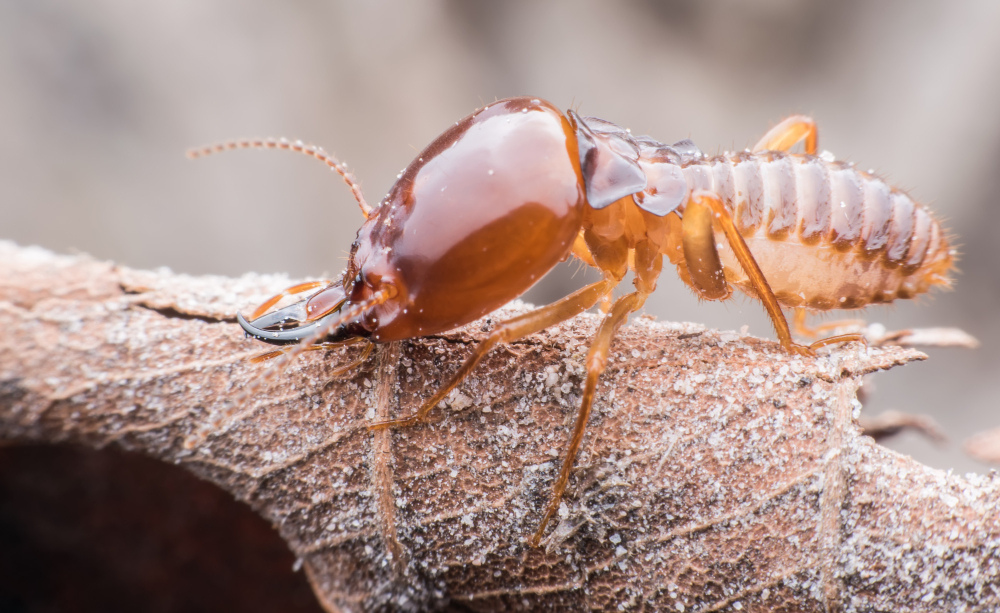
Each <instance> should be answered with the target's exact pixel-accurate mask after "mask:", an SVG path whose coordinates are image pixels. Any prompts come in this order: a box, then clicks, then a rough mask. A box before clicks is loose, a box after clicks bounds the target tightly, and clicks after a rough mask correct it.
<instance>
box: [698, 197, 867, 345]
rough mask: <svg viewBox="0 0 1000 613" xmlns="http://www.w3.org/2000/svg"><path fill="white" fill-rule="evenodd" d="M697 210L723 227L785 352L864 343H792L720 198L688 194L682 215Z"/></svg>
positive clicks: (844, 338) (848, 337) (843, 338)
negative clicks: (705, 210)
mask: <svg viewBox="0 0 1000 613" xmlns="http://www.w3.org/2000/svg"><path fill="white" fill-rule="evenodd" d="M699 207H709V208H710V209H711V211H712V213H713V217H714V219H715V222H716V223H718V225H719V227H721V228H722V232H723V233H724V234H725V235H726V241H727V242H728V243H729V246H730V247H731V248H732V250H733V253H734V254H735V255H736V259H737V260H739V262H740V266H742V267H743V271H744V272H745V273H746V275H747V277H749V279H750V283H751V285H753V288H754V291H755V292H756V293H757V298H758V299H759V300H760V301H761V302H762V303H764V309H765V310H766V311H767V314H768V316H769V317H770V318H771V323H772V324H773V325H774V330H775V332H776V333H777V335H778V341H779V342H780V343H781V346H782V347H784V348H785V351H788V352H791V353H798V354H801V355H808V356H811V355H815V354H816V349H819V348H820V347H824V346H826V345H830V344H833V343H844V342H848V341H864V336H863V335H861V334H842V335H840V336H834V337H831V338H826V339H822V340H819V341H816V342H815V343H813V344H811V345H809V346H808V347H807V346H805V345H800V344H798V343H796V342H795V341H793V340H792V333H791V330H789V328H788V321H787V320H786V319H785V314H784V313H783V312H782V311H781V305H779V304H778V299H777V298H775V297H774V292H773V291H772V290H771V286H770V285H769V284H768V282H767V278H765V277H764V273H763V272H762V271H761V269H760V266H758V265H757V260H755V259H754V257H753V254H752V253H751V252H750V248H749V247H747V243H746V241H744V240H743V236H742V235H741V234H740V231H739V230H738V229H737V228H736V223H735V222H733V218H732V216H730V215H729V211H728V210H727V209H726V205H725V204H723V202H722V199H720V198H719V196H718V195H716V194H714V193H713V192H709V191H705V190H697V191H695V192H694V193H692V194H691V200H690V202H688V204H687V207H686V208H685V210H684V215H685V216H687V215H688V214H689V213H688V211H691V210H697V209H698V208H699ZM686 231H687V228H685V234H686ZM709 235H711V233H709ZM712 241H713V242H712V244H711V245H705V246H703V249H705V250H708V249H714V248H715V247H714V238H712ZM685 248H686V247H685Z"/></svg>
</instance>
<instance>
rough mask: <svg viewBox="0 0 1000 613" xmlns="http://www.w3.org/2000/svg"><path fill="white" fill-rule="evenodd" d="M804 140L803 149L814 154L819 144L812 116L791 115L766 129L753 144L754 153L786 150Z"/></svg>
mask: <svg viewBox="0 0 1000 613" xmlns="http://www.w3.org/2000/svg"><path fill="white" fill-rule="evenodd" d="M802 141H805V144H804V150H805V152H806V153H808V154H809V155H816V148H817V146H818V144H819V133H818V130H817V128H816V122H815V120H813V118H812V117H806V116H805V115H792V116H791V117H789V118H788V119H786V120H784V121H782V122H781V123H779V124H778V125H776V126H774V127H773V128H771V129H770V130H768V131H767V134H765V135H764V136H762V137H761V139H760V140H759V141H757V144H756V145H754V147H753V151H754V153H756V152H758V151H788V150H790V149H791V148H792V147H794V146H795V145H797V144H798V143H800V142H802Z"/></svg>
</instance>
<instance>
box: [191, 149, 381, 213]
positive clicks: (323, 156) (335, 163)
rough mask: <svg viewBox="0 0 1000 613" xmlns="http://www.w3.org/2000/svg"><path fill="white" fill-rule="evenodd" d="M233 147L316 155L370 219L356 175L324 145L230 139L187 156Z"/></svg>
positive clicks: (367, 206)
mask: <svg viewBox="0 0 1000 613" xmlns="http://www.w3.org/2000/svg"><path fill="white" fill-rule="evenodd" d="M233 149H284V150H285V151H296V152H298V153H304V154H306V155H308V156H311V157H314V158H316V159H317V160H319V161H321V162H323V163H325V164H326V165H327V166H329V167H330V168H331V169H333V170H334V171H336V172H337V173H338V174H339V175H340V176H341V177H342V178H343V179H344V182H345V183H347V186H348V187H350V188H351V193H353V194H354V199H355V200H357V201H358V205H359V206H360V207H361V214H362V215H364V216H365V219H368V215H369V214H371V211H372V207H371V206H369V204H368V203H367V202H366V201H365V196H364V194H363V193H362V192H361V186H360V185H358V181H357V179H355V178H354V175H353V174H351V173H350V171H348V170H347V164H344V163H342V162H341V161H340V160H338V159H337V158H335V157H333V156H332V155H330V154H329V153H327V152H326V151H323V148H322V147H317V146H316V145H307V144H305V143H303V142H302V141H300V140H297V141H294V142H292V141H289V140H288V139H286V138H278V139H274V138H255V139H241V140H229V141H225V142H221V143H216V144H214V145H206V146H204V147H196V148H194V149H188V151H187V156H188V158H190V159H192V160H194V159H197V158H203V157H205V156H208V155H212V154H213V153H222V152H223V151H232V150H233Z"/></svg>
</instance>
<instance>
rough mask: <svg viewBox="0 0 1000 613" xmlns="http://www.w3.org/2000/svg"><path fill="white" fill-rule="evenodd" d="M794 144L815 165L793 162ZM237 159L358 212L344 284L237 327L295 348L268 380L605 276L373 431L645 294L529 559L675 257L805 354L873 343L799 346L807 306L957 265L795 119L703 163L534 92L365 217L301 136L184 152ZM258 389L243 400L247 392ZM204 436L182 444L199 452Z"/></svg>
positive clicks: (570, 453)
mask: <svg viewBox="0 0 1000 613" xmlns="http://www.w3.org/2000/svg"><path fill="white" fill-rule="evenodd" d="M799 143H801V144H802V145H803V149H804V153H802V154H792V153H790V150H791V149H792V148H793V147H794V146H795V145H797V144H799ZM237 148H281V149H289V150H294V151H298V152H302V153H306V154H308V155H311V156H313V157H316V158H318V159H320V160H322V161H324V162H326V163H327V164H328V165H329V166H330V167H331V168H332V169H333V170H335V171H337V172H338V173H339V174H340V175H341V176H342V177H343V178H344V180H345V181H346V182H347V184H348V185H349V186H350V188H351V190H352V192H353V193H354V196H355V198H356V199H357V201H358V204H359V205H360V206H361V211H362V213H363V214H364V216H365V218H366V221H365V223H364V224H363V225H362V226H361V229H360V230H359V231H358V234H357V239H356V240H355V241H354V243H353V244H352V245H351V251H350V258H349V263H348V266H347V269H346V270H345V271H344V273H343V275H342V276H341V277H340V278H338V279H336V280H334V281H332V282H329V281H319V282H310V283H303V284H299V285H296V286H294V287H290V288H288V289H287V290H285V291H284V292H282V293H281V294H279V295H277V296H275V297H273V298H271V299H270V300H268V301H266V302H265V303H264V304H262V305H261V306H260V307H258V308H257V309H256V311H254V313H253V314H252V315H251V317H250V321H247V320H246V319H245V318H243V316H242V315H239V317H238V320H239V323H240V325H241V326H242V327H243V329H244V330H245V331H246V333H247V334H248V335H252V336H253V337H254V338H257V339H259V340H261V341H264V342H266V343H270V344H272V345H290V347H286V348H285V349H283V350H279V351H273V352H270V353H267V354H264V355H263V356H258V359H257V360H256V361H262V360H263V359H268V358H272V357H278V356H281V359H280V360H278V362H277V363H276V364H275V366H274V367H273V368H272V369H271V371H270V372H271V373H274V372H279V371H280V370H281V369H282V368H283V366H284V365H285V364H287V363H288V362H289V361H290V360H291V359H293V358H294V357H295V356H297V355H298V354H300V353H301V352H303V351H306V350H309V349H315V348H328V347H334V346H339V345H343V344H345V343H355V342H364V343H367V347H366V348H365V350H364V351H363V352H362V355H361V357H360V358H359V359H357V360H355V361H354V362H353V363H351V364H348V365H346V366H344V367H343V368H340V369H338V373H339V372H345V371H346V370H348V369H349V368H352V367H354V366H356V365H358V364H360V363H361V362H362V361H363V360H364V359H365V358H366V357H367V355H368V354H369V353H370V351H371V348H372V347H373V346H374V343H387V342H391V341H397V340H402V339H408V338H414V337H420V336H425V335H431V334H436V333H440V332H445V331H447V330H450V329H452V328H456V327H459V326H462V325H464V324H467V323H469V322H472V321H474V320H476V319H478V318H480V317H482V316H484V315H486V314H487V313H490V312H491V311H493V310H495V309H497V308H499V307H500V306H502V305H504V304H506V303H507V302H510V301H511V300H513V299H515V298H517V297H518V296H520V295H521V294H523V293H524V292H525V291H526V290H527V289H528V288H530V287H531V286H532V285H534V284H535V282H537V281H538V280H539V279H541V278H542V277H543V276H544V275H545V273H547V272H548V271H549V270H551V269H552V268H553V267H554V266H555V265H556V264H557V263H558V262H560V261H562V260H565V259H566V258H567V257H568V256H570V255H573V256H576V257H577V258H579V259H580V260H582V261H583V262H585V263H586V264H588V265H590V266H594V267H596V268H597V269H599V270H600V271H601V273H602V274H603V279H601V280H600V281H598V282H596V283H592V284H590V285H588V286H586V287H584V288H582V289H580V290H578V291H576V292H573V293H572V294H570V295H568V296H566V297H564V298H562V299H560V300H557V301H556V302H554V303H552V304H549V305H546V306H543V307H541V308H538V309H536V310H534V311H531V312H529V313H526V314H523V315H520V316H518V317H514V318H513V319H510V320H507V321H504V322H501V323H499V324H497V325H496V326H495V327H494V329H493V330H492V331H491V332H490V334H489V336H487V338H486V339H485V340H483V341H482V342H481V343H479V345H478V346H477V347H476V349H475V350H474V351H473V353H472V355H471V356H470V357H469V358H468V359H467V360H466V361H465V363H464V364H462V366H461V367H460V368H459V369H458V370H457V371H456V372H455V374H454V375H453V376H452V377H451V379H450V380H449V381H448V382H447V383H445V384H444V385H443V386H442V387H441V389H439V390H438V391H437V393H435V394H434V395H433V396H432V397H431V398H429V399H428V400H427V401H426V402H424V403H423V405H422V406H421V408H420V409H419V410H418V411H417V412H416V413H415V414H413V415H410V416H408V417H403V418H399V419H394V420H390V421H383V422H378V423H373V424H371V425H370V426H369V428H371V429H373V430H374V429H382V428H401V427H406V426H412V425H414V424H417V423H419V422H421V421H423V420H424V419H425V418H426V417H427V415H428V413H430V411H431V410H432V409H433V408H434V407H435V406H437V405H438V403H439V402H440V401H441V400H442V399H444V398H445V396H446V395H447V394H448V393H449V392H450V391H451V390H452V389H454V388H455V387H456V386H457V385H459V384H460V383H461V382H462V380H463V379H465V378H466V377H467V376H468V375H469V373H470V371H472V369H473V368H475V366H476V364H478V363H479V361H480V360H482V359H483V357H484V356H486V355H487V354H488V353H489V352H490V350H491V349H493V347H495V346H496V345H497V344H499V343H509V342H512V341H514V340H516V339H519V338H522V337H524V336H527V335H530V334H532V333H535V332H538V331H540V330H543V329H544V328H547V327H549V326H552V325H555V324H557V323H559V322H562V321H565V320H567V319H569V318H571V317H574V316H575V315H577V314H579V313H582V312H583V311H586V310H587V309H589V308H591V307H593V306H594V305H596V304H597V303H598V302H599V301H601V300H602V299H604V298H605V297H607V296H609V295H611V293H612V291H613V290H614V289H615V287H616V286H617V285H618V284H619V283H620V282H621V281H622V279H623V278H624V277H625V275H626V273H627V272H628V271H629V270H631V271H632V272H633V273H634V280H633V284H634V286H635V291H633V292H631V293H628V294H626V295H623V296H621V297H619V298H617V299H616V300H614V302H613V303H612V304H611V307H610V309H608V310H607V313H606V315H605V316H604V318H603V320H602V322H601V323H600V325H599V327H598V329H597V333H596V334H595V335H594V340H593V342H592V344H591V346H590V349H589V352H588V354H587V359H586V380H585V381H584V385H583V394H582V401H581V403H580V408H579V410H578V413H577V418H576V422H575V426H574V428H573V432H572V435H571V437H570V439H569V443H568V444H567V446H566V450H565V453H564V455H563V463H562V467H561V470H560V473H559V476H558V478H557V480H556V483H555V485H554V487H553V492H552V497H551V499H550V500H549V504H548V506H547V508H546V510H545V513H544V515H543V517H542V519H541V522H540V525H539V527H538V530H537V531H536V533H535V534H534V536H533V537H532V539H531V541H530V542H531V544H532V545H534V546H537V545H538V544H539V542H540V541H541V538H542V535H543V533H544V530H545V527H546V524H547V523H548V521H549V520H550V519H551V518H552V516H553V514H554V513H555V512H556V510H557V509H558V508H559V502H560V500H561V498H562V496H563V493H564V492H565V489H566V485H567V483H568V480H569V476H570V472H571V470H572V468H573V465H574V461H575V459H576V456H577V453H578V451H579V449H580V445H581V443H582V441H583V435H584V430H585V427H586V424H587V421H588V418H589V416H590V411H591V408H592V406H593V402H594V394H595V391H596V388H597V382H598V379H599V377H600V376H601V373H602V372H603V371H604V369H605V366H606V364H607V361H608V353H609V349H610V346H611V341H612V338H613V337H614V334H615V331H616V330H617V329H618V328H619V327H620V326H621V325H622V324H623V323H624V322H625V321H626V319H627V317H628V315H629V314H630V313H633V312H635V311H636V310H638V309H639V308H641V307H642V305H643V303H644V302H645V300H646V297H647V296H649V294H650V293H652V292H653V291H654V290H655V289H656V281H657V277H658V276H659V274H660V272H661V269H662V266H663V256H664V255H665V256H667V259H668V260H669V261H670V263H671V264H673V265H674V266H676V268H677V273H678V274H679V275H680V277H681V279H682V280H683V281H684V282H685V283H686V284H687V285H688V286H689V287H691V288H692V289H693V290H694V292H695V293H696V294H697V295H698V296H699V297H700V298H703V299H706V300H725V299H727V298H729V297H730V296H731V295H732V292H733V288H734V287H736V288H738V289H739V290H741V291H743V292H744V293H746V294H748V295H750V296H751V297H753V298H757V299H758V300H760V301H761V302H762V303H763V305H764V308H765V309H766V310H767V313H768V315H769V316H770V318H771V321H772V322H773V324H774V328H775V330H776V332H777V336H778V340H779V342H780V343H781V346H782V347H783V348H784V349H785V350H786V351H788V352H792V353H797V354H802V355H807V356H809V355H814V354H815V350H816V349H817V348H819V347H822V346H824V345H828V344H831V343H839V342H846V341H858V340H863V337H862V336H861V335H860V334H846V335H840V336H835V337H831V338H826V339H822V340H819V341H816V342H814V343H812V344H811V345H800V344H798V343H796V342H794V341H793V339H792V334H791V332H790V330H789V326H788V323H787V321H786V320H785V316H784V314H783V313H782V310H781V309H782V307H788V308H793V309H796V324H797V325H798V324H800V323H802V321H803V320H802V317H803V316H804V314H805V310H806V309H808V310H814V311H827V310H831V309H857V308H861V307H864V306H867V305H870V304H879V303H886V302H892V301H893V300H896V299H897V298H910V297H913V296H915V295H917V294H920V293H922V292H926V291H928V290H929V289H930V288H931V287H932V286H935V285H941V286H945V287H948V286H949V285H950V279H949V276H948V274H949V271H950V270H951V268H952V266H953V261H954V258H955V254H954V251H953V250H952V249H951V247H950V246H949V244H948V240H947V238H946V236H945V232H944V231H943V229H942V228H941V226H940V225H939V223H938V222H937V221H936V220H935V219H934V217H933V216H932V215H931V213H930V212H929V211H928V210H927V209H926V208H924V207H923V206H921V205H919V204H916V203H914V201H913V200H912V199H910V197H909V196H908V195H907V194H905V193H904V192H902V191H900V190H897V189H895V188H893V187H890V186H889V185H887V184H886V183H885V182H884V181H882V180H881V179H880V178H878V177H876V176H874V175H873V174H872V173H867V172H862V171H859V170H857V169H856V168H855V167H854V165H853V164H850V163H846V162H841V161H836V160H834V159H833V157H832V156H831V155H829V154H825V153H824V154H822V155H817V129H816V124H815V123H814V122H813V121H812V120H811V119H810V118H808V117H804V116H793V117H789V118H788V119H786V120H785V121H783V122H781V123H779V124H778V125H776V126H774V127H773V128H772V129H771V130H770V131H768V132H767V134H765V135H764V137H763V138H761V140H760V141H759V142H758V143H757V145H756V146H755V147H754V148H753V150H746V151H743V152H739V153H728V152H727V153H725V154H723V155H718V156H714V157H710V156H706V155H705V154H704V153H702V152H701V151H700V150H699V149H698V148H697V147H696V146H695V145H694V144H693V143H692V142H691V141H689V140H684V141H680V142H678V143H674V144H673V145H669V146H668V145H665V144H663V143H660V142H658V141H656V140H654V139H652V138H650V137H648V136H639V137H634V136H632V135H631V134H630V133H629V131H627V130H625V129H622V128H620V127H619V126H617V125H615V124H613V123H610V122H608V121H604V120H602V119H597V118H595V117H580V116H579V115H577V114H576V113H575V112H573V111H568V112H566V113H565V114H563V113H561V112H560V111H559V109H557V108H556V107H555V106H553V105H552V104H550V103H548V102H546V101H544V100H541V99H538V98H530V97H518V98H508V99H505V100H500V101H498V102H494V103H493V104H489V105H486V106H485V107H484V108H481V109H479V110H477V111H476V112H474V113H472V114H471V115H469V116H468V117H466V118H465V119H462V120H461V121H459V122H457V123H455V125H454V126H452V127H450V128H449V129H448V130H447V131H445V132H444V134H442V135H441V136H439V137H438V138H437V139H436V140H434V142H432V143H431V144H430V145H428V146H427V148H426V149H424V150H423V152H421V153H420V155H419V156H418V157H417V159H415V160H414V161H413V162H411V163H410V165H409V166H408V167H407V168H406V170H404V171H403V173H402V174H401V175H400V176H399V179H398V181H396V183H395V185H393V187H392V189H391V190H390V192H389V194H388V195H387V196H386V198H385V200H383V201H382V202H381V203H380V204H379V205H378V206H377V207H371V206H369V205H368V204H367V203H366V201H365V199H364V196H363V194H362V192H361V189H360V187H359V186H358V184H357V182H356V181H355V180H354V177H353V176H352V175H351V174H350V173H349V172H348V171H347V170H346V168H345V167H344V165H343V164H341V163H340V162H338V161H337V160H336V159H334V158H333V157H332V156H330V155H328V154H327V153H325V152H324V151H323V150H322V149H319V148H316V147H311V146H307V145H304V144H302V143H301V142H295V143H291V142H288V141H286V140H280V141H274V140H246V141H232V142H228V143H223V144H220V145H214V146H211V147H204V148H201V149H197V150H193V151H191V152H189V156H190V157H199V156H203V155H207V154H211V153H215V152H218V151H223V150H226V149H237ZM312 290H318V291H315V292H314V293H313V294H312V295H310V296H309V297H308V298H307V299H305V300H302V301H300V302H297V303H295V304H292V305H291V306H288V307H285V308H282V309H279V310H277V311H274V312H270V313H268V312H267V311H268V310H269V309H271V307H273V306H274V305H275V304H277V303H278V302H279V301H280V300H281V299H282V298H284V297H286V296H291V295H295V294H301V293H305V292H309V291H312ZM800 329H801V328H800ZM265 378H266V376H265V377H259V378H258V379H257V380H256V381H255V383H254V384H252V385H251V387H253V388H254V389H256V385H259V382H260V381H262V380H264V379H265ZM252 393H253V390H252V389H245V390H244V392H243V394H242V396H241V398H243V399H244V400H245V399H247V398H249V397H250V395H251V394H252ZM236 404H237V405H238V404H240V403H239V402H237V403H236ZM224 417H225V416H223V418H224ZM218 423H219V420H218V419H217V420H216V421H214V422H212V423H210V424H208V425H206V428H211V427H214V426H217V425H218ZM205 436H207V431H203V432H200V433H199V434H198V435H197V436H194V437H192V438H190V439H188V441H187V443H186V444H187V446H188V447H194V446H196V445H197V444H198V443H199V442H200V441H201V440H204V437H205Z"/></svg>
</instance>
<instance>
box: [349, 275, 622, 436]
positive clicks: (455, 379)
mask: <svg viewBox="0 0 1000 613" xmlns="http://www.w3.org/2000/svg"><path fill="white" fill-rule="evenodd" d="M617 284H618V281H617V280H615V279H611V278H609V279H604V280H602V281H598V282H597V283H592V284H591V285H588V286H586V287H584V288H582V289H579V290H577V291H575V292H573V293H572V294H570V295H569V296H566V297H565V298H561V299H560V300H557V301H555V302H553V303H552V304H550V305H547V306H544V307H542V308H540V309H537V310H534V311H532V312H530V313H525V314H524V315H519V316H518V317H514V318H512V319H509V320H507V321H504V322H501V323H499V324H497V326H496V327H495V328H494V329H493V331H492V332H490V335H489V336H487V337H486V339H485V340H483V342H481V343H479V345H478V346H477V347H476V348H475V350H473V352H472V355H471V356H469V358H468V359H467V360H466V361H465V363H464V364H462V366H461V367H459V369H458V371H457V372H456V373H455V374H454V375H452V377H451V379H449V380H448V382H447V383H445V384H444V385H443V386H442V387H441V389H439V390H438V391H437V393H436V394H434V396H432V397H431V399H430V400H428V401H427V402H425V403H424V404H423V405H422V406H421V407H420V409H419V410H418V411H417V412H416V413H414V414H413V415H411V416H409V417H404V418H401V419H391V420H388V421H380V422H376V423H373V424H370V425H369V426H368V428H369V429H370V430H382V429H383V428H397V427H406V426H412V425H415V424H417V423H419V422H421V421H423V420H424V419H425V418H426V417H427V414H428V413H430V412H431V409H433V408H434V407H436V406H437V405H438V403H439V402H441V401H442V400H444V397H445V396H447V395H448V393H449V392H451V390H453V389H455V387H457V386H458V384H460V383H461V382H462V381H463V380H464V379H465V378H466V377H468V376H469V373H470V372H472V369H473V368H475V367H476V365H477V364H479V362H480V361H481V360H482V359H483V358H484V357H486V354H488V353H489V352H490V350H491V349H493V347H495V346H496V345H497V344H498V343H509V342H512V341H515V340H517V339H519V338H522V337H525V336H528V335H529V334H534V333H535V332H538V331H540V330H544V329H545V328H548V327H549V326H554V325H556V324H558V323H559V322H562V321H566V320H567V319H570V318H571V317H575V316H576V315H578V314H580V313H582V312H584V311H586V310H587V309H589V308H590V307H592V306H594V305H595V304H596V303H597V301H598V300H600V299H601V297H603V296H604V295H606V294H608V293H610V292H611V290H613V289H614V288H615V286H616V285H617Z"/></svg>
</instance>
